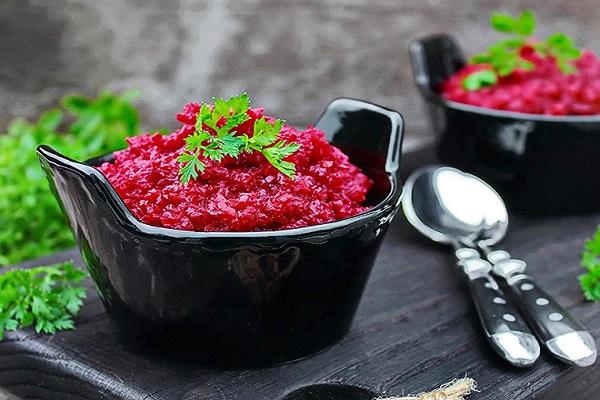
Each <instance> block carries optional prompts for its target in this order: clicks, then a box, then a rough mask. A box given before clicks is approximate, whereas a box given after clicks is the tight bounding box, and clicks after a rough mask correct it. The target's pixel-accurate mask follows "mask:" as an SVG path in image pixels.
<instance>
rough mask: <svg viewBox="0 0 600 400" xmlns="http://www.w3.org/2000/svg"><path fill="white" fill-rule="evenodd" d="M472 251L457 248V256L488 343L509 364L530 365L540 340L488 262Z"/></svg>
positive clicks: (533, 360) (537, 350)
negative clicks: (518, 310)
mask: <svg viewBox="0 0 600 400" xmlns="http://www.w3.org/2000/svg"><path fill="white" fill-rule="evenodd" d="M471 250H472V249H458V250H457V251H456V255H457V257H458V258H459V261H458V264H459V265H460V266H461V267H462V269H463V272H464V273H465V276H466V278H467V281H468V284H469V289H470V292H471V297H472V299H473V302H474V303H475V307H476V309H477V314H478V315H479V319H480V320H481V324H482V326H483V329H484V331H485V333H486V336H487V338H488V340H489V342H490V344H491V345H492V347H493V348H494V350H495V351H496V352H497V353H498V354H499V355H500V356H501V357H503V358H504V359H505V360H507V361H508V362H510V363H511V364H513V365H515V366H518V367H527V366H530V365H531V364H533V363H534V362H535V360H537V358H538V357H539V355H540V346H539V343H538V342H537V340H536V339H535V336H533V334H532V333H531V331H530V330H529V327H528V326H527V324H526V323H525V321H523V320H522V319H521V315H520V314H519V313H518V312H517V310H516V309H515V308H514V307H513V305H512V304H511V303H510V302H509V301H508V300H507V299H506V296H505V295H504V293H503V292H502V290H501V289H500V288H499V287H498V284H497V283H496V281H495V280H494V278H493V277H492V276H491V275H490V272H491V270H492V266H491V264H490V263H489V262H487V261H484V260H482V259H480V258H479V254H478V253H476V252H475V253H473V252H472V251H471ZM470 251H471V252H470ZM473 251H474V250H473Z"/></svg>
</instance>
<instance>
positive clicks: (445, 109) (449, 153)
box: [410, 35, 600, 215]
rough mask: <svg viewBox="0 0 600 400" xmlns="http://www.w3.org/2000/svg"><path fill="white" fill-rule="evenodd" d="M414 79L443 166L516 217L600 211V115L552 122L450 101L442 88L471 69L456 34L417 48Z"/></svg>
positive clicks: (426, 40)
mask: <svg viewBox="0 0 600 400" xmlns="http://www.w3.org/2000/svg"><path fill="white" fill-rule="evenodd" d="M410 55H411V61H412V66H413V74H414V80H415V83H416V84H417V87H418V88H419V90H420V92H421V94H422V96H423V98H424V99H425V102H426V104H427V107H428V109H429V112H430V118H431V122H432V126H433V129H434V131H435V132H436V134H437V135H438V137H439V142H438V146H437V149H438V155H439V158H440V161H442V162H443V163H446V164H449V165H452V166H455V167H458V168H460V169H462V170H464V171H467V172H470V173H473V174H475V175H477V176H479V177H481V178H483V179H484V180H486V181H487V182H488V183H490V184H491V185H492V186H494V188H495V189H497V190H498V191H499V192H500V194H501V195H502V197H503V198H505V199H506V200H507V202H508V205H509V208H510V209H511V210H515V211H519V212H521V213H527V214H535V215H544V214H563V213H567V214H570V213H580V212H589V211H597V210H600V179H598V171H600V116H565V117H559V116H544V115H532V114H522V113H516V112H508V111H501V110H491V109H486V108H482V107H474V106H470V105H466V104H460V103H456V102H452V101H447V100H445V99H444V98H442V96H441V95H440V94H439V87H440V85H441V84H442V82H444V81H445V80H446V79H447V78H448V77H450V76H451V75H452V74H454V73H455V72H456V71H457V70H459V69H460V68H461V67H462V66H463V65H464V64H465V62H466V61H465V57H464V55H463V52H462V51H461V49H460V48H459V46H458V45H457V43H456V41H455V40H454V39H453V38H452V37H450V36H448V35H435V36H429V37H426V38H423V39H419V40H415V41H414V42H412V43H411V46H410Z"/></svg>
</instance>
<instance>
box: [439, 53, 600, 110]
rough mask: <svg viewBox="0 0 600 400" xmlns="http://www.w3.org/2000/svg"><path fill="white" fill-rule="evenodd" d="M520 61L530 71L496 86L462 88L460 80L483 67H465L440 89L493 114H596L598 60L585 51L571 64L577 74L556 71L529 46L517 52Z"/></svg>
mask: <svg viewBox="0 0 600 400" xmlns="http://www.w3.org/2000/svg"><path fill="white" fill-rule="evenodd" d="M521 57H523V58H524V59H526V60H529V61H531V62H532V63H533V64H534V66H535V68H534V69H533V70H532V71H524V70H522V69H517V70H515V71H514V72H513V73H511V74H510V75H508V76H506V77H503V78H501V79H500V81H499V82H498V84H496V85H494V86H491V87H486V88H482V89H479V90H475V91H472V92H471V91H468V90H466V89H464V88H463V86H462V81H463V79H464V78H465V77H466V76H467V75H469V74H471V73H473V72H475V71H478V70H482V69H488V68H489V66H488V65H486V64H467V65H466V66H465V67H464V68H462V69H461V70H460V71H458V72H456V73H455V74H454V75H452V76H451V77H450V78H449V79H448V80H447V81H446V82H444V84H443V85H442V88H441V89H442V94H443V96H444V97H445V98H447V99H448V100H452V101H456V102H459V103H465V104H471V105H474V106H480V107H485V108H494V109H497V110H507V111H516V112H521V113H528V114H548V115H591V114H600V59H598V57H597V56H596V55H595V54H594V53H592V52H591V51H589V50H584V51H583V53H582V56H581V57H580V58H579V59H577V60H576V61H574V62H573V65H575V66H576V67H577V72H574V73H571V74H565V73H563V72H561V71H560V69H559V68H558V66H557V65H556V60H555V59H554V58H553V57H550V56H549V57H543V56H540V55H539V54H537V53H536V52H534V50H533V48H532V47H531V46H524V47H523V48H521Z"/></svg>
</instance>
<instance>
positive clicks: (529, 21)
mask: <svg viewBox="0 0 600 400" xmlns="http://www.w3.org/2000/svg"><path fill="white" fill-rule="evenodd" d="M515 30H516V32H517V33H518V34H520V35H523V36H531V35H533V32H535V14H534V13H533V11H531V10H525V11H523V12H522V13H521V15H520V16H519V19H518V21H517V24H516V26H515Z"/></svg>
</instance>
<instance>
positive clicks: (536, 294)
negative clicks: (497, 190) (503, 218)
mask: <svg viewBox="0 0 600 400" xmlns="http://www.w3.org/2000/svg"><path fill="white" fill-rule="evenodd" d="M501 256H504V258H500V257H501ZM499 258H500V259H499ZM488 259H490V261H492V262H495V264H494V269H493V270H494V274H496V275H497V276H499V277H502V278H504V279H505V280H506V288H507V289H506V290H507V291H508V294H509V296H510V297H511V298H512V299H513V300H514V301H515V302H516V304H517V305H518V306H519V308H520V309H521V311H522V313H523V316H524V317H525V318H526V319H527V322H529V324H530V325H531V327H532V328H533V330H534V332H535V333H536V335H537V337H538V338H539V339H540V341H541V342H542V344H544V345H545V346H546V348H547V349H548V350H549V351H550V352H551V353H552V354H553V355H554V356H555V357H557V358H559V359H560V360H562V361H564V362H567V363H569V364H573V365H577V366H587V365H591V364H593V363H594V361H595V359H596V354H597V350H596V345H595V343H594V339H593V338H592V336H591V335H590V333H589V332H588V331H587V329H586V328H585V327H584V326H583V325H582V324H581V323H580V322H579V321H577V320H576V319H575V318H573V317H572V316H571V315H570V314H569V312H568V311H567V310H565V309H564V308H563V307H561V306H560V304H558V303H557V302H556V301H555V300H554V299H553V298H552V297H551V296H550V295H549V294H548V293H547V292H546V291H544V290H543V289H541V288H540V287H539V286H538V285H537V284H536V283H535V282H534V280H533V279H532V278H531V277H530V276H529V275H527V274H525V268H526V265H527V264H526V263H525V262H524V261H522V260H517V259H511V258H510V256H509V255H508V253H506V252H501V251H497V252H493V253H490V254H489V255H488Z"/></svg>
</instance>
